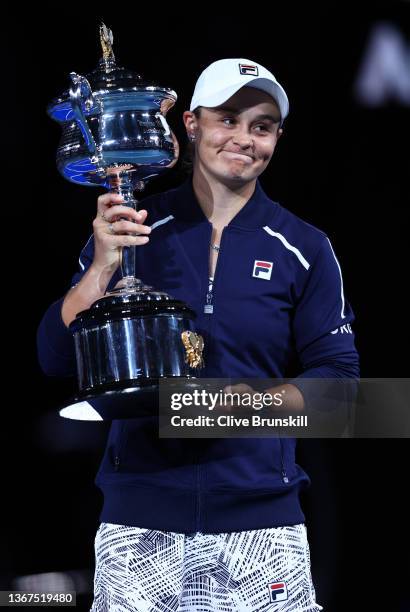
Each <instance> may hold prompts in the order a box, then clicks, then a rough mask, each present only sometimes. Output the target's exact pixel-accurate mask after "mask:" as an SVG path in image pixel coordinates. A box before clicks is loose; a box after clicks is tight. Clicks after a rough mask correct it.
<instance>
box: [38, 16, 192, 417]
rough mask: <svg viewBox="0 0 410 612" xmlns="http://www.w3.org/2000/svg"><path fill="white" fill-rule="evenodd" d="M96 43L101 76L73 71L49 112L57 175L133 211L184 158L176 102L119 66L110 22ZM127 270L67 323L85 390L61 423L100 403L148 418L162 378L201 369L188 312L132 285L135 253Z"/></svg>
mask: <svg viewBox="0 0 410 612" xmlns="http://www.w3.org/2000/svg"><path fill="white" fill-rule="evenodd" d="M100 40H101V45H102V50H103V57H102V58H101V59H100V62H99V64H98V66H97V68H96V69H95V70H94V71H93V72H91V73H90V74H88V75H86V76H81V75H79V74H76V73H74V72H72V73H71V74H70V77H71V81H72V86H71V88H70V89H69V90H68V91H66V92H64V93H63V94H62V95H61V96H60V97H58V98H56V99H54V100H53V101H52V102H51V103H50V104H49V105H48V108H47V112H48V114H49V116H50V117H51V118H53V119H54V120H56V121H57V122H59V123H60V124H61V126H62V130H63V132H62V137H61V140H60V143H59V146H58V149H57V167H58V170H59V171H60V173H61V174H62V175H63V176H64V178H66V179H67V180H69V181H71V182H74V183H77V184H80V185H85V186H103V187H106V188H107V189H108V190H109V191H110V192H112V193H117V194H120V195H121V196H122V197H123V199H124V205H126V206H131V207H133V208H134V209H136V208H137V201H136V199H135V198H134V191H142V190H143V189H144V187H145V184H146V182H147V181H148V180H150V179H152V178H154V177H155V176H158V175H159V174H161V173H163V172H164V171H166V170H168V169H170V168H172V167H173V166H174V165H175V164H176V162H177V160H178V156H179V145H178V141H177V139H176V137H175V135H174V133H173V132H172V130H171V129H170V127H169V126H168V123H167V120H166V118H165V116H166V114H167V112H168V111H169V109H170V108H172V106H173V105H174V104H175V101H176V99H177V95H176V93H175V91H173V90H172V89H169V88H164V87H159V86H157V85H154V84H151V83H146V82H144V81H143V80H142V77H141V76H140V75H139V74H137V73H136V72H134V71H130V70H127V69H125V68H122V67H119V66H117V63H116V60H115V57H114V53H113V50H112V42H113V37H112V32H111V31H110V30H109V29H107V28H106V26H105V25H104V24H101V26H100ZM121 272H122V280H121V281H120V282H119V283H118V284H117V286H116V287H115V288H114V289H113V290H112V291H110V292H108V293H107V294H106V295H105V296H104V297H102V298H101V299H99V300H97V301H96V302H95V303H94V304H92V306H91V307H90V308H89V309H88V310H85V311H83V312H80V313H78V314H77V317H76V319H75V320H74V321H73V322H72V323H71V325H70V330H71V331H72V333H73V336H74V344H75V351H76V360H77V374H78V387H79V392H78V395H77V396H76V398H75V400H74V401H70V405H69V406H66V407H65V408H64V409H63V410H61V411H60V414H61V415H62V416H65V417H68V418H85V419H87V417H86V416H84V413H83V412H82V410H83V404H84V402H90V401H94V400H95V402H94V404H93V405H94V406H95V405H98V408H97V411H98V414H99V415H102V418H110V419H111V418H116V419H117V418H129V417H130V416H131V417H132V416H136V413H135V407H137V408H138V407H139V408H140V409H142V407H145V409H146V410H151V411H152V398H153V393H155V392H157V391H158V384H159V379H161V378H164V377H184V378H187V379H189V378H192V377H193V374H194V373H195V370H196V369H197V368H200V367H202V365H203V361H202V349H203V342H202V338H201V337H200V336H198V335H197V334H195V332H194V324H193V322H194V319H195V313H194V312H193V311H192V309H190V308H189V306H187V305H186V304H185V303H183V302H182V301H178V300H175V299H173V298H172V297H171V296H169V295H168V294H166V293H164V292H161V291H155V290H153V289H152V287H148V286H146V285H144V283H143V282H142V281H141V280H140V279H137V278H136V277H135V247H124V248H123V253H122V264H121ZM164 347H166V348H164ZM113 396H115V397H113ZM121 397H122V398H124V397H127V398H129V397H132V398H133V402H132V404H131V408H130V403H129V402H128V403H127V408H126V410H125V413H124V402H122V404H123V409H122V413H123V414H124V417H123V416H122V414H121V410H118V405H121V401H119V400H120V399H121ZM137 399H138V401H136V400H137ZM113 400H115V401H113ZM116 404H117V407H116ZM81 414H83V416H81ZM90 419H91V420H94V419H95V416H94V417H92V416H90Z"/></svg>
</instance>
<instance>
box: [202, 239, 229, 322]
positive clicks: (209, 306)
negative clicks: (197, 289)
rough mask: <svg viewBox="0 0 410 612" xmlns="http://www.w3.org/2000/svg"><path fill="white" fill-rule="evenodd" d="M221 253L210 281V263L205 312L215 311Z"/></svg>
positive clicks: (210, 245) (210, 244) (211, 312)
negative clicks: (216, 283) (217, 275)
mask: <svg viewBox="0 0 410 612" xmlns="http://www.w3.org/2000/svg"><path fill="white" fill-rule="evenodd" d="M224 231H225V230H222V232H221V242H220V248H221V250H222V240H223V234H224ZM209 247H210V248H211V247H212V234H211V240H210V243H209ZM220 256H221V254H220V253H219V254H218V259H217V261H216V266H215V271H214V276H213V280H212V281H211V282H210V281H209V279H210V278H211V267H210V265H208V279H207V287H208V289H207V292H206V296H205V304H204V313H205V314H213V312H214V303H213V299H214V294H215V282H216V274H217V270H218V268H219V258H220ZM208 261H209V260H208Z"/></svg>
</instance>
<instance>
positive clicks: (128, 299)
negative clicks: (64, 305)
mask: <svg viewBox="0 0 410 612" xmlns="http://www.w3.org/2000/svg"><path fill="white" fill-rule="evenodd" d="M163 314H170V315H171V314H173V315H175V314H181V315H184V316H185V317H187V318H189V319H194V318H196V314H195V312H194V311H193V310H192V308H190V307H189V306H188V305H187V304H185V302H182V301H181V300H176V299H175V298H173V297H171V296H170V295H169V294H168V293H165V292H163V291H153V290H152V287H149V286H148V285H143V284H142V283H141V284H140V286H139V288H138V289H136V290H134V291H121V290H120V291H118V292H116V291H115V290H114V291H112V292H110V293H107V294H106V295H105V296H104V297H102V298H100V299H99V300H97V301H96V302H94V304H92V305H91V307H90V308H88V309H87V310H83V311H81V312H79V313H78V314H77V317H76V318H75V319H74V321H73V322H72V323H71V324H70V330H71V332H73V333H75V332H76V331H78V330H80V329H84V328H85V327H87V326H88V325H95V324H96V323H97V324H101V323H107V322H108V321H114V320H118V319H126V318H133V317H140V316H147V315H148V316H156V315H163Z"/></svg>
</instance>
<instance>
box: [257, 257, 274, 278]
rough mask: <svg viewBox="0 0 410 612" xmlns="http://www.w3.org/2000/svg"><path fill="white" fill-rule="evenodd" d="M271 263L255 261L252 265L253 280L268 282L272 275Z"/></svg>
mask: <svg viewBox="0 0 410 612" xmlns="http://www.w3.org/2000/svg"><path fill="white" fill-rule="evenodd" d="M272 268H273V262H272V261H260V260H259V259H255V263H254V264H253V274H252V276H254V277H255V278H264V279H265V280H270V277H271V274H272Z"/></svg>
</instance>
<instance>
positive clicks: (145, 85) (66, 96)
mask: <svg viewBox="0 0 410 612" xmlns="http://www.w3.org/2000/svg"><path fill="white" fill-rule="evenodd" d="M100 41H101V47H102V51H103V55H102V57H101V59H100V61H99V63H98V66H97V67H96V68H95V69H94V70H93V71H92V72H90V73H88V74H86V79H87V81H88V82H89V84H90V88H91V91H92V94H93V96H95V97H96V98H98V97H102V96H105V95H107V94H112V93H114V92H133V91H134V92H147V94H150V97H151V98H152V100H153V102H154V103H155V102H156V106H157V107H161V112H162V113H163V114H164V115H165V114H166V113H167V111H168V110H169V109H170V108H171V107H172V106H173V105H174V104H175V101H176V99H177V94H176V92H175V91H174V90H173V89H171V88H168V87H161V86H158V85H155V84H154V83H153V82H148V81H145V80H144V79H143V78H142V76H141V75H140V74H139V73H137V72H136V71H134V70H129V69H128V68H124V67H122V66H118V65H117V63H116V60H115V56H114V52H113V49H112V43H113V35H112V31H111V30H109V29H108V28H107V27H106V26H105V24H104V23H102V24H101V25H100ZM47 113H48V114H49V116H50V117H51V118H52V119H54V120H55V121H58V122H60V123H64V122H66V121H72V120H73V118H74V113H73V110H72V106H71V103H70V90H69V89H67V90H66V91H64V92H63V93H62V94H61V96H58V97H57V98H54V99H53V100H52V101H51V102H50V104H49V105H48V106H47ZM86 114H87V113H86Z"/></svg>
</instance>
